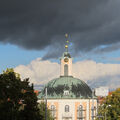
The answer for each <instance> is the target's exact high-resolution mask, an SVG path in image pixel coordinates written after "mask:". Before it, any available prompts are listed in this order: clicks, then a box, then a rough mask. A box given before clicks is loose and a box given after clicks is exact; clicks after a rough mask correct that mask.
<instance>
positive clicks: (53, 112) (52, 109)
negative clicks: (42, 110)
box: [51, 105, 56, 117]
mask: <svg viewBox="0 0 120 120" xmlns="http://www.w3.org/2000/svg"><path fill="white" fill-rule="evenodd" d="M55 113H56V110H55V106H54V105H51V115H52V117H55Z"/></svg>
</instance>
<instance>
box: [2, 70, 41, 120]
mask: <svg viewBox="0 0 120 120" xmlns="http://www.w3.org/2000/svg"><path fill="white" fill-rule="evenodd" d="M0 120H41V119H40V115H39V109H38V103H37V96H36V94H35V93H34V89H33V85H29V79H24V80H23V81H21V79H20V75H19V74H17V73H15V72H14V70H13V69H7V70H6V71H4V72H3V74H0Z"/></svg>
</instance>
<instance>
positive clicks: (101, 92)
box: [95, 86, 109, 97]
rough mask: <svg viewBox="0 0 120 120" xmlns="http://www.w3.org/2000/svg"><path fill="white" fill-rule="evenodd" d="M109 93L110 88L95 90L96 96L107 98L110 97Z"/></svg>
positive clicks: (102, 87)
mask: <svg viewBox="0 0 120 120" xmlns="http://www.w3.org/2000/svg"><path fill="white" fill-rule="evenodd" d="M108 93H109V88H108V87H104V86H101V87H99V88H95V95H96V96H101V97H105V96H108Z"/></svg>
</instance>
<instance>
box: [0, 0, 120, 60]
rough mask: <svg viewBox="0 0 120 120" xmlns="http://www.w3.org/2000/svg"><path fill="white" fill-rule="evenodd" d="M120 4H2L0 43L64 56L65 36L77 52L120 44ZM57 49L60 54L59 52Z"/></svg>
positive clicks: (22, 0) (42, 0)
mask: <svg viewBox="0 0 120 120" xmlns="http://www.w3.org/2000/svg"><path fill="white" fill-rule="evenodd" d="M119 5H120V0H75V1H74V0H34V1H33V0H1V1H0V42H1V43H10V44H15V45H17V46H19V47H22V48H25V49H36V50H42V49H45V50H46V51H47V53H46V55H45V56H44V57H43V59H46V58H55V57H58V56H60V54H61V52H62V51H63V49H61V47H60V45H61V46H63V45H64V41H65V39H64V34H65V33H66V32H68V33H69V34H70V35H71V43H72V44H73V48H74V49H75V51H77V52H80V51H83V52H87V51H90V50H93V49H95V48H97V47H99V46H101V45H111V44H113V43H119V42H120V12H119V11H120V7H119ZM56 49H57V50H56Z"/></svg>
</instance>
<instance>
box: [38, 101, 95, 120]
mask: <svg viewBox="0 0 120 120" xmlns="http://www.w3.org/2000/svg"><path fill="white" fill-rule="evenodd" d="M47 101H48V102H47V105H48V107H49V108H51V105H54V106H55V108H56V115H55V116H56V120H66V119H64V118H65V117H69V119H67V120H78V119H77V109H78V107H79V106H80V105H82V106H83V110H85V111H83V116H84V117H85V118H84V119H83V120H92V119H91V118H92V112H91V109H92V107H96V108H97V100H96V99H93V100H92V99H51V100H47ZM39 102H41V100H39ZM65 105H69V108H70V109H69V110H70V111H69V112H65ZM96 113H97V112H96ZM81 120H82V119H81Z"/></svg>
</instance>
